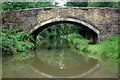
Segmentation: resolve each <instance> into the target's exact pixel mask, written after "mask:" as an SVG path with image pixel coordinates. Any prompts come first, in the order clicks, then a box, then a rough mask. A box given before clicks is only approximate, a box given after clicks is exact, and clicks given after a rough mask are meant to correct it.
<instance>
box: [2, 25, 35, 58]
mask: <svg viewBox="0 0 120 80" xmlns="http://www.w3.org/2000/svg"><path fill="white" fill-rule="evenodd" d="M31 38H32V36H30V35H29V34H27V33H25V32H22V29H21V28H20V27H18V28H17V27H14V28H13V27H9V28H6V27H4V26H3V27H2V54H3V56H5V55H10V54H14V53H16V52H26V51H28V50H30V49H31V48H32V47H33V46H34V44H33V43H31V42H29V41H27V40H30V39H31Z"/></svg>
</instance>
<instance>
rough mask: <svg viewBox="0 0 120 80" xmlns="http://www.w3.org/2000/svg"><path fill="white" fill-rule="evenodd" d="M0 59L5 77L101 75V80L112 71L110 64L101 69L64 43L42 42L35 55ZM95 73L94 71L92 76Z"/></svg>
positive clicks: (92, 60)
mask: <svg viewBox="0 0 120 80" xmlns="http://www.w3.org/2000/svg"><path fill="white" fill-rule="evenodd" d="M2 60H3V77H4V78H44V77H49V78H51V77H83V76H87V75H88V76H87V78H88V77H92V76H93V77H95V78H98V77H101V74H103V78H104V77H106V74H107V75H109V76H108V77H109V78H111V75H113V74H114V72H113V71H110V70H112V68H113V67H110V66H111V65H112V64H113V63H112V62H110V63H111V64H110V65H109V66H107V67H106V68H108V67H110V70H109V71H108V69H105V68H104V66H103V67H101V66H102V65H101V66H100V67H101V68H100V67H99V64H98V61H97V60H95V59H92V58H89V57H88V56H83V55H80V54H79V53H78V52H75V51H73V50H72V49H71V48H70V46H69V45H68V43H67V42H65V41H63V40H62V41H61V42H60V41H54V42H53V41H50V42H45V43H43V44H41V45H39V46H38V47H37V50H36V51H34V52H30V53H29V54H20V55H14V56H9V57H6V58H3V59H2ZM103 63H104V62H103ZM107 63H108V62H107ZM114 65H115V64H114ZM115 66H117V65H115ZM98 67H99V68H98ZM95 70H96V71H97V72H94V73H93V74H92V72H93V71H95ZM112 73H113V74H112ZM115 73H116V71H115ZM112 77H114V76H112Z"/></svg>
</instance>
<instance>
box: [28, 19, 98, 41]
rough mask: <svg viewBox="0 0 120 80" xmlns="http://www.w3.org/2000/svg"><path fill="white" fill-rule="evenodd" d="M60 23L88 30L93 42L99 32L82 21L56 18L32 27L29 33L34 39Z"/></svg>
mask: <svg viewBox="0 0 120 80" xmlns="http://www.w3.org/2000/svg"><path fill="white" fill-rule="evenodd" d="M60 23H70V24H74V25H78V26H80V27H82V28H84V29H85V30H90V31H91V32H92V36H93V42H96V41H97V38H98V37H99V30H98V29H96V28H95V27H94V26H92V25H90V24H88V23H86V22H84V21H82V20H78V19H74V18H69V17H58V18H53V19H49V20H46V21H43V22H42V23H40V24H38V25H37V26H35V27H33V28H32V29H31V30H30V31H29V32H32V34H31V35H33V36H35V37H36V36H37V35H38V34H39V33H40V32H41V31H42V30H44V29H45V28H47V27H49V26H52V25H55V24H60Z"/></svg>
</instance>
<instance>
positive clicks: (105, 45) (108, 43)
mask: <svg viewBox="0 0 120 80" xmlns="http://www.w3.org/2000/svg"><path fill="white" fill-rule="evenodd" d="M118 37H119V35H115V36H113V37H110V38H109V39H107V40H104V41H102V42H100V43H96V44H94V45H89V44H85V45H76V47H77V48H78V50H79V52H80V53H81V52H82V53H85V52H87V53H89V56H91V57H94V58H97V56H98V57H100V56H101V57H102V58H104V59H111V60H117V61H120V56H118V54H120V53H118V52H119V51H118V48H119V49H120V47H118ZM119 43H120V42H119Z"/></svg>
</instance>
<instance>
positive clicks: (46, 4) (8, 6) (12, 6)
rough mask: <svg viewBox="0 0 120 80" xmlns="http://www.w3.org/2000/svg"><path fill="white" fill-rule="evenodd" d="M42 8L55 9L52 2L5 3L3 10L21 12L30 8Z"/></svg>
mask: <svg viewBox="0 0 120 80" xmlns="http://www.w3.org/2000/svg"><path fill="white" fill-rule="evenodd" d="M40 7H54V5H52V4H51V2H3V3H2V9H3V11H5V10H19V9H28V8H40Z"/></svg>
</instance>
